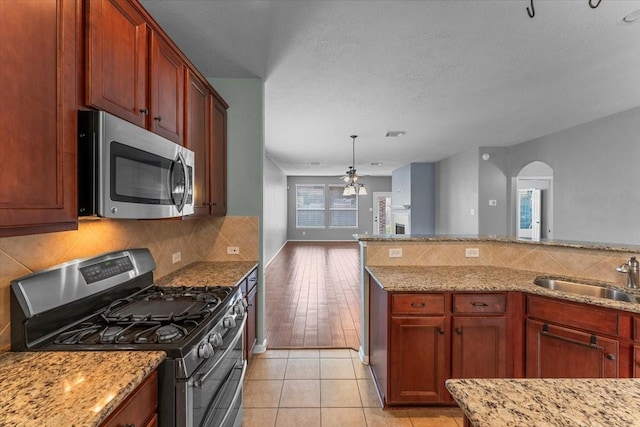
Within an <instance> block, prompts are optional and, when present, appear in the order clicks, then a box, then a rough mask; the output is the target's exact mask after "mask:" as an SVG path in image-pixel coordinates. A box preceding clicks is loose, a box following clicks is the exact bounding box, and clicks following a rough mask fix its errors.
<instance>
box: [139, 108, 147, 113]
mask: <svg viewBox="0 0 640 427" xmlns="http://www.w3.org/2000/svg"><path fill="white" fill-rule="evenodd" d="M140 114H149V110H147V109H146V108H141V109H140Z"/></svg>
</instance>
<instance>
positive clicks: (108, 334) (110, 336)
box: [100, 326, 124, 343]
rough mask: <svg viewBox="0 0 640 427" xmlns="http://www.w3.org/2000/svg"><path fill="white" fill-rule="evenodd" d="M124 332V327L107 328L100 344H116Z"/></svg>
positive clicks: (103, 332)
mask: <svg viewBox="0 0 640 427" xmlns="http://www.w3.org/2000/svg"><path fill="white" fill-rule="evenodd" d="M122 331H124V328H123V327H122V326H107V327H106V328H105V330H104V331H102V334H101V335H100V342H102V343H112V342H115V341H116V340H117V338H118V336H119V335H120V334H121V333H122Z"/></svg>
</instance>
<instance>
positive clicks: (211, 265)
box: [156, 261, 258, 286]
mask: <svg viewBox="0 0 640 427" xmlns="http://www.w3.org/2000/svg"><path fill="white" fill-rule="evenodd" d="M257 265H258V262H257V261H228V262H220V261H199V262H193V263H191V264H189V265H187V266H185V267H182V268H181V269H179V270H176V271H174V272H173V273H171V274H168V275H166V276H164V277H161V278H159V279H157V280H156V284H158V285H160V286H235V285H236V284H238V282H239V281H240V280H242V279H243V278H244V277H245V276H246V275H247V274H249V273H250V272H251V270H253V269H254V268H255V267H256V266H257Z"/></svg>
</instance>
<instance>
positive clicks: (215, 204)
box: [209, 203, 218, 206]
mask: <svg viewBox="0 0 640 427" xmlns="http://www.w3.org/2000/svg"><path fill="white" fill-rule="evenodd" d="M209 204H210V205H211V206H218V204H217V203H209Z"/></svg>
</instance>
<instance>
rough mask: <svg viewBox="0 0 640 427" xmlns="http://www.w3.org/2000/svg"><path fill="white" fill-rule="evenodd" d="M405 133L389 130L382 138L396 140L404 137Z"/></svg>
mask: <svg viewBox="0 0 640 427" xmlns="http://www.w3.org/2000/svg"><path fill="white" fill-rule="evenodd" d="M405 133H406V131H403V130H390V131H388V132H387V133H386V134H385V135H384V136H386V137H387V138H397V137H399V136H402V135H404V134H405Z"/></svg>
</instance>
